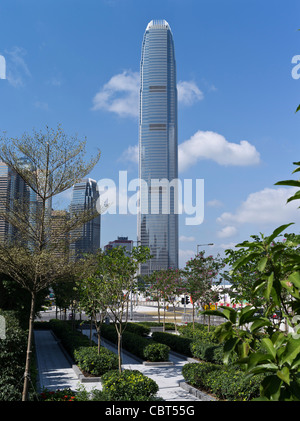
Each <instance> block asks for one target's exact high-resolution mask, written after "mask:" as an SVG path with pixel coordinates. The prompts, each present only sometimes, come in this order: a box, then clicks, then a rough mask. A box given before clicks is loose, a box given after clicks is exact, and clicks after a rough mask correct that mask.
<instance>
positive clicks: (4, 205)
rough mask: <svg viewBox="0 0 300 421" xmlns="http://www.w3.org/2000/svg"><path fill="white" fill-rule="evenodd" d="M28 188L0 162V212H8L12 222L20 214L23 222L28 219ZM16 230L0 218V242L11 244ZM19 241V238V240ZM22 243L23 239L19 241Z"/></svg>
mask: <svg viewBox="0 0 300 421" xmlns="http://www.w3.org/2000/svg"><path fill="white" fill-rule="evenodd" d="M28 204H29V187H28V185H27V184H26V183H25V181H24V180H23V179H22V177H20V175H19V174H17V173H16V172H15V171H14V170H13V169H12V168H10V167H9V166H8V165H7V164H5V163H4V162H0V211H1V212H10V214H11V217H10V218H9V219H10V220H13V219H14V217H13V215H15V217H17V215H18V214H19V213H20V212H22V213H23V214H22V217H23V220H24V217H25V219H26V218H28V217H29V215H28V209H29V206H28ZM17 234H18V230H17V228H16V227H15V225H13V224H12V223H10V222H9V221H8V218H0V241H2V242H3V241H6V242H12V241H14V240H16V239H17ZM19 240H20V238H19ZM21 241H22V242H24V237H23V238H22V239H21Z"/></svg>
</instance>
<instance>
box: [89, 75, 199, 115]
mask: <svg viewBox="0 0 300 421" xmlns="http://www.w3.org/2000/svg"><path fill="white" fill-rule="evenodd" d="M177 89H178V102H179V103H182V104H183V105H192V104H194V103H195V102H196V101H199V100H202V99H203V93H202V92H201V91H200V89H199V88H198V86H197V85H196V83H195V82H187V81H180V82H178V84H177ZM139 90H140V74H139V72H132V71H131V70H124V72H123V73H119V74H117V75H115V76H113V77H112V78H111V79H110V80H109V81H108V82H107V83H106V84H105V85H104V86H103V87H102V88H101V89H100V90H99V92H98V93H97V94H96V95H95V96H94V98H93V107H92V109H93V110H106V111H110V112H113V113H115V114H118V115H119V116H120V117H135V118H136V117H138V115H139Z"/></svg>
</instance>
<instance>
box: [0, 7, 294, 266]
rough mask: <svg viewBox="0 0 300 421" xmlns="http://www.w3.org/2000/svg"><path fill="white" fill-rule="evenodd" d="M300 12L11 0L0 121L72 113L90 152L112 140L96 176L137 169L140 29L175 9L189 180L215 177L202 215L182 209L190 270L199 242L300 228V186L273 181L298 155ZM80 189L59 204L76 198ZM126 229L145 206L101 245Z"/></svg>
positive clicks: (2, 24)
mask: <svg viewBox="0 0 300 421" xmlns="http://www.w3.org/2000/svg"><path fill="white" fill-rule="evenodd" d="M299 9H300V5H299V2H296V1H295V0H292V1H290V2H289V3H288V4H283V3H282V2H279V1H272V2H271V1H269V0H267V1H266V2H263V3H262V2H259V1H257V0H254V1H248V0H246V1H244V2H243V3H242V4H241V2H239V1H236V0H230V1H228V2H226V4H224V2H223V1H221V0H219V1H217V0H215V1H212V2H199V1H197V0H185V1H181V0H172V1H170V0H162V1H156V0H154V1H151V2H147V4H146V2H140V1H137V0H128V1H119V0H110V1H108V0H101V1H91V2H89V4H88V5H87V4H86V3H85V2H83V1H80V0H76V7H73V8H72V9H70V7H68V3H67V2H64V1H62V2H58V1H56V0H54V1H52V2H47V1H46V2H43V3H37V2H36V1H33V0H30V1H28V2H26V5H25V4H23V3H22V2H21V1H20V0H12V1H11V2H9V3H5V4H4V3H3V4H1V5H0V39H1V41H0V55H1V56H2V57H4V58H5V61H6V79H5V80H4V79H0V131H1V132H2V131H4V130H6V131H7V134H8V135H9V136H11V137H16V136H20V135H21V134H22V133H23V132H24V131H28V132H30V131H31V129H32V128H33V127H35V128H43V127H45V125H48V126H52V127H55V126H56V125H57V124H58V123H62V126H63V128H64V130H65V131H66V132H67V133H70V134H71V135H72V134H74V133H78V134H79V136H80V137H84V136H87V151H88V155H93V154H94V153H95V151H96V150H97V148H100V149H101V151H102V157H101V159H100V161H99V164H97V166H96V167H95V168H94V170H93V172H92V173H91V174H90V177H91V178H93V179H95V180H97V181H98V180H99V179H103V178H109V179H112V180H115V181H117V179H118V174H119V171H127V172H128V179H133V178H137V174H138V154H137V152H138V108H139V99H138V98H139V61H140V53H141V37H142V34H143V33H144V30H145V27H146V25H147V23H148V22H149V21H151V20H152V19H166V20H167V21H168V22H169V24H170V26H171V28H172V32H173V36H174V42H175V45H176V61H177V89H178V145H179V150H178V152H179V153H178V159H179V177H180V178H182V179H183V178H184V179H192V180H195V179H204V184H205V196H204V200H205V203H204V208H205V209H204V211H205V212H204V221H203V222H202V223H201V224H199V225H197V226H188V225H186V223H185V218H184V217H183V216H181V215H179V257H180V266H183V265H184V263H185V261H186V260H188V259H189V258H191V257H193V254H195V253H196V251H197V245H200V244H208V243H214V246H209V247H206V246H205V247H206V248H205V250H206V253H211V254H215V253H217V252H224V249H225V248H226V247H230V246H232V247H233V246H234V245H235V244H236V243H238V242H241V241H243V240H246V239H249V236H250V235H252V234H258V233H259V232H263V233H264V234H265V235H267V234H269V233H271V232H272V231H273V229H274V228H275V227H277V226H279V225H281V224H284V223H289V222H295V223H296V224H295V225H294V226H292V227H291V228H290V231H292V230H294V229H297V222H299V210H298V209H297V205H296V203H294V204H293V203H290V204H288V205H286V199H287V197H289V196H290V195H291V193H292V191H293V189H292V188H288V187H279V186H274V183H276V182H277V181H279V180H284V179H289V178H292V177H293V176H292V174H291V173H292V171H293V170H294V168H293V165H292V162H293V161H297V160H298V159H299V141H298V133H299V115H298V114H299V113H298V114H295V110H296V108H297V106H298V104H299V102H300V101H299V88H300V81H299V80H298V79H297V74H298V73H299V71H298V73H297V72H296V64H297V61H295V60H294V61H293V58H294V57H297V55H299V53H300V47H299V42H300V38H299V37H300V35H299V31H298V27H299V22H298V15H299V11H300V10H299ZM125 17H126V18H125ZM24 22H27V24H26V27H25V28H24ZM53 28H55V30H53ZM293 69H295V70H294V73H292V71H293ZM116 184H118V183H117V182H116ZM118 193H119V194H120V195H119V198H120V201H122V199H123V191H121V189H120V191H119V192H118ZM70 195H71V192H70V191H68V192H66V193H65V194H64V195H62V196H61V197H59V198H57V199H56V200H55V202H54V203H53V207H55V208H58V209H60V208H67V207H68V205H69V204H70ZM118 205H120V203H118ZM117 236H128V238H130V239H135V238H136V215H131V214H127V215H122V214H118V213H117V214H116V215H111V214H105V215H103V216H102V232H101V246H102V247H103V246H104V245H105V244H107V243H108V242H109V241H110V240H112V239H113V238H117Z"/></svg>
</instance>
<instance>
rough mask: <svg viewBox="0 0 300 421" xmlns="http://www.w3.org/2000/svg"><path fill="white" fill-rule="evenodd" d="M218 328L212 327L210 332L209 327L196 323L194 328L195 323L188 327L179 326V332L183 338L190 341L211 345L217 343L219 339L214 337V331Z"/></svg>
mask: <svg viewBox="0 0 300 421" xmlns="http://www.w3.org/2000/svg"><path fill="white" fill-rule="evenodd" d="M215 329H216V326H210V330H209V331H208V326H207V325H204V324H201V323H195V325H194V328H193V323H188V324H186V325H182V326H178V332H179V334H180V335H181V336H184V337H186V338H190V339H195V340H197V339H199V340H202V341H203V342H210V343H215V344H216V343H217V339H216V338H215V337H214V331H215Z"/></svg>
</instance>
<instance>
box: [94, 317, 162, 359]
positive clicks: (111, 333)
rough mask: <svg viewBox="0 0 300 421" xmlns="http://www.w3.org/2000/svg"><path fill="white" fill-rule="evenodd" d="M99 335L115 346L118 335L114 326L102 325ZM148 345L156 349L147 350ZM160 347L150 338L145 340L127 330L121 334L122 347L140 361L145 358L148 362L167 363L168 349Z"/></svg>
mask: <svg viewBox="0 0 300 421" xmlns="http://www.w3.org/2000/svg"><path fill="white" fill-rule="evenodd" d="M101 333H102V336H103V337H104V338H106V339H108V340H109V341H110V342H112V343H114V344H115V345H116V344H117V343H118V334H117V332H116V329H115V326H113V325H103V326H102V328H101ZM150 345H156V347H155V348H153V347H151V348H150V350H149V349H147V347H149V346H150ZM160 345H162V344H158V343H157V342H155V341H153V340H152V339H150V338H145V337H143V336H141V335H138V334H136V333H132V332H129V331H127V328H126V330H125V331H124V332H123V333H122V347H123V348H124V349H126V350H127V351H130V352H131V353H132V354H133V355H135V356H137V357H138V358H140V359H142V360H144V359H145V358H146V359H148V360H149V361H166V360H167V361H168V360H169V350H170V347H168V346H167V345H165V346H164V347H163V348H162V347H161V346H160Z"/></svg>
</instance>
